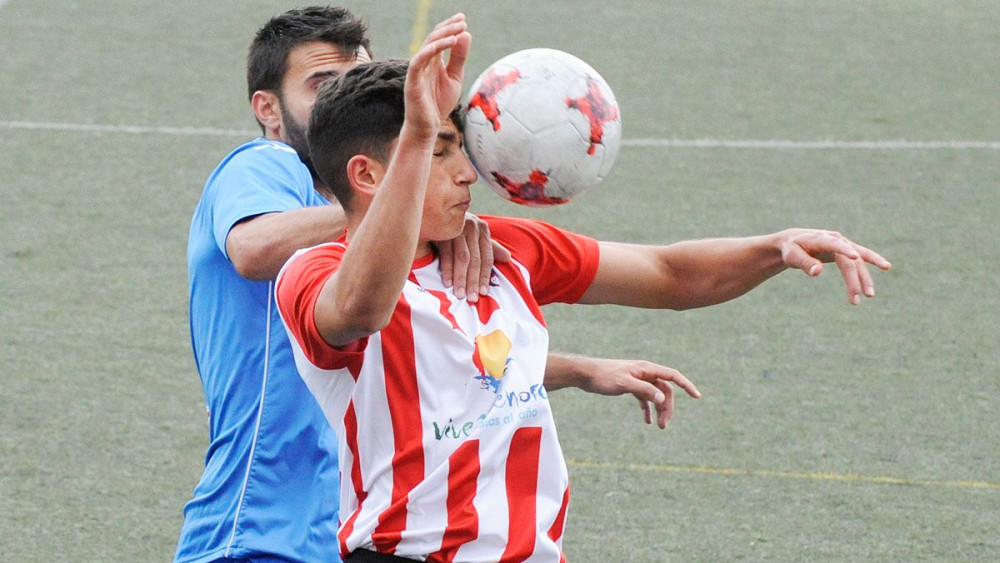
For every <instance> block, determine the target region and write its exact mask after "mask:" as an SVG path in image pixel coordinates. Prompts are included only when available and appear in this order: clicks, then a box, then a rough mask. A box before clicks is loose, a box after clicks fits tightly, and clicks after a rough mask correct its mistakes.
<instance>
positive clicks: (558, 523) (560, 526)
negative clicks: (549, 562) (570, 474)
mask: <svg viewBox="0 0 1000 563" xmlns="http://www.w3.org/2000/svg"><path fill="white" fill-rule="evenodd" d="M568 508H569V487H568V486H567V487H566V491H565V492H564V493H563V499H562V506H560V507H559V514H558V515H556V520H555V522H553V523H552V527H551V528H549V539H551V540H552V541H554V542H558V541H559V538H561V537H562V535H563V531H564V530H565V529H566V509H568ZM565 559H566V557H565V556H564V557H563V560H565Z"/></svg>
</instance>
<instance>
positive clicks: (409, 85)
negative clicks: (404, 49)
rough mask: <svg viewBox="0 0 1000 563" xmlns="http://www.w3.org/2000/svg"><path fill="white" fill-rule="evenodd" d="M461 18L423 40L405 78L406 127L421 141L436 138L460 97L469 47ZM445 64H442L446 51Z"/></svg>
mask: <svg viewBox="0 0 1000 563" xmlns="http://www.w3.org/2000/svg"><path fill="white" fill-rule="evenodd" d="M466 28H467V25H466V22H465V15H464V14H455V15H454V16H452V17H450V18H448V19H447V20H445V21H443V22H441V23H439V24H438V25H437V26H435V27H434V29H433V30H432V31H431V32H430V33H429V34H428V35H427V38H426V39H424V42H423V44H422V45H421V46H420V49H419V50H418V51H417V53H416V54H415V55H413V58H411V59H410V66H409V69H408V70H407V74H406V90H405V95H406V125H405V126H406V127H409V128H411V130H412V133H413V134H415V135H418V136H420V137H422V138H429V137H433V136H436V135H437V131H438V129H439V128H440V126H441V121H442V119H443V118H444V117H446V116H447V115H448V114H449V113H451V111H452V110H453V109H455V106H456V105H458V101H459V99H460V97H461V95H462V81H463V79H464V77H465V59H466V57H467V56H468V53H469V46H470V45H471V43H472V35H470V34H469V32H468V31H466ZM449 49H450V50H451V52H450V53H449V54H448V61H447V63H445V60H444V54H445V51H448V50H449Z"/></svg>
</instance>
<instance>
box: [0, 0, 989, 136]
mask: <svg viewBox="0 0 1000 563" xmlns="http://www.w3.org/2000/svg"><path fill="white" fill-rule="evenodd" d="M2 1H3V0H0V2H2ZM0 129H27V130H45V131H75V132H84V133H124V134H137V135H173V136H180V137H241V138H250V137H256V136H258V135H260V131H259V130H253V129H219V128H213V127H159V126H147V125H100V124H95V123H54V122H46V121H3V120H0ZM622 145H623V146H626V147H650V148H694V149H770V150H801V149H812V150H816V149H818V150H834V149H852V150H890V151H891V150H930V149H950V150H969V149H979V150H1000V142H998V141H963V140H950V141H907V140H902V139H899V140H884V141H874V140H873V141H834V140H822V141H791V140H767V139H623V140H622Z"/></svg>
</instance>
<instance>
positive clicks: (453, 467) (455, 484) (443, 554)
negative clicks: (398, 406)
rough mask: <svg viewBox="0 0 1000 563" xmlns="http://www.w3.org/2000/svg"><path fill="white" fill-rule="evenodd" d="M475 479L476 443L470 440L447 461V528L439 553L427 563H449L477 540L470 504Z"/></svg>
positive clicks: (476, 516)
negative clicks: (459, 549) (470, 543)
mask: <svg viewBox="0 0 1000 563" xmlns="http://www.w3.org/2000/svg"><path fill="white" fill-rule="evenodd" d="M478 478H479V440H470V441H468V442H466V443H464V444H462V445H461V446H459V448H458V449H457V450H455V453H453V454H451V456H449V457H448V502H447V505H448V527H447V528H445V531H444V536H443V537H442V538H441V549H440V550H439V551H438V552H437V553H432V554H431V555H429V556H428V557H427V560H428V561H434V562H437V563H451V562H452V561H454V560H455V554H456V553H458V548H459V547H461V546H462V545H463V544H465V543H468V542H470V541H472V540H474V539H476V538H477V537H479V513H478V512H476V506H475V504H473V502H472V501H473V500H474V499H475V498H476V483H477V481H476V480H477V479H478Z"/></svg>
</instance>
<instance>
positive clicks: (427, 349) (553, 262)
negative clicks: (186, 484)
mask: <svg viewBox="0 0 1000 563" xmlns="http://www.w3.org/2000/svg"><path fill="white" fill-rule="evenodd" d="M484 219H485V220H486V221H487V223H488V224H489V226H490V230H491V233H492V236H493V238H494V240H495V241H497V242H499V243H500V244H502V245H504V246H505V247H506V248H508V249H510V251H511V254H512V256H513V260H512V261H511V262H509V263H506V264H497V266H496V267H495V268H494V273H493V276H492V279H491V281H490V290H489V295H488V296H485V297H481V298H480V300H479V302H478V303H476V304H470V303H468V302H467V301H466V300H464V299H458V298H456V297H455V296H454V294H453V293H452V291H451V290H450V289H449V288H446V287H445V286H444V283H443V281H442V278H441V273H440V269H439V267H438V262H437V259H436V258H435V257H434V256H433V255H429V256H427V257H424V258H422V259H418V260H417V261H416V262H415V263H414V265H413V269H412V271H411V273H410V276H409V280H408V281H407V282H406V284H405V287H404V288H403V292H402V295H401V296H400V298H399V302H398V304H397V305H396V309H395V311H394V312H393V315H392V319H391V321H390V322H389V324H388V326H387V327H386V328H384V329H382V330H381V331H379V332H377V333H375V334H372V335H371V336H369V337H368V338H365V339H362V340H359V341H358V342H356V343H354V344H352V345H349V346H347V347H346V348H344V349H335V348H333V347H331V346H329V345H328V344H326V343H325V342H324V341H323V339H322V337H321V336H319V334H318V332H317V329H316V326H315V321H314V317H313V311H314V307H315V303H316V299H317V297H318V295H319V293H320V290H321V289H322V287H323V285H324V283H325V282H326V280H327V279H329V277H330V276H331V275H333V273H334V272H336V271H337V268H338V267H339V265H340V263H341V260H342V259H343V256H344V253H345V251H346V248H347V246H346V244H344V243H341V242H336V243H328V244H325V245H320V246H317V247H313V248H311V249H307V250H303V251H299V252H298V253H296V255H295V256H293V257H292V258H291V259H290V260H289V262H288V263H287V264H286V265H285V267H284V269H283V270H282V273H281V274H280V276H279V278H278V282H277V289H276V293H277V301H278V308H279V310H280V312H281V315H282V318H283V320H284V321H285V325H286V327H287V329H288V332H289V336H290V340H291V342H292V347H293V349H294V352H295V360H296V365H297V367H298V369H299V372H300V374H301V375H302V377H303V379H304V380H305V382H306V384H307V385H308V387H309V389H310V390H311V391H312V392H313V394H314V395H315V396H316V398H317V400H318V401H319V403H320V405H321V407H322V408H323V411H324V413H325V414H326V417H327V419H328V420H329V421H330V424H331V425H333V427H334V428H336V429H337V431H338V434H339V436H340V463H341V504H340V515H341V519H342V522H341V526H340V532H339V539H340V549H341V552H342V554H343V555H346V554H348V553H350V552H351V551H353V550H355V549H358V548H365V549H372V550H376V551H380V552H383V553H392V554H395V555H398V556H401V557H410V558H415V559H426V560H428V561H468V562H476V561H482V562H495V561H540V562H541V561H549V562H557V561H560V560H562V535H563V526H564V523H565V518H566V511H567V505H568V502H569V482H568V475H567V471H566V464H565V461H564V459H563V455H562V450H561V449H560V447H559V442H558V439H557V436H556V430H555V426H554V424H553V420H552V413H551V410H550V408H549V401H548V396H547V394H546V391H545V388H544V387H543V385H542V379H543V374H544V370H545V361H546V356H547V354H548V333H547V331H546V328H545V321H544V319H543V317H542V313H541V311H540V309H539V305H543V304H546V303H552V302H565V303H572V302H575V301H577V300H578V299H579V298H580V297H581V296H582V295H583V293H584V291H586V289H587V287H589V286H590V283H591V282H592V281H593V278H594V275H595V274H596V271H597V265H598V261H599V252H598V247H597V242H596V241H594V240H593V239H590V238H587V237H582V236H579V235H575V234H572V233H568V232H566V231H563V230H561V229H558V228H555V227H552V226H550V225H547V224H544V223H540V222H537V221H528V220H520V219H505V218H492V217H484Z"/></svg>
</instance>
